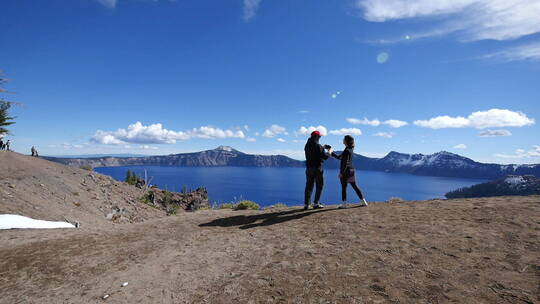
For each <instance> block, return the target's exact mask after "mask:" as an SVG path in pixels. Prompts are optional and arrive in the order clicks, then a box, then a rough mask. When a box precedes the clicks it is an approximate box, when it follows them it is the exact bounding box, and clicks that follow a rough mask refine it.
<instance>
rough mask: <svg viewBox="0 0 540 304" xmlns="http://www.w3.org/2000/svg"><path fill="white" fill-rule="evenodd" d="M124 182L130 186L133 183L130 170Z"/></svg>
mask: <svg viewBox="0 0 540 304" xmlns="http://www.w3.org/2000/svg"><path fill="white" fill-rule="evenodd" d="M124 181H125V182H126V183H128V184H129V182H130V181H131V170H129V169H128V170H127V172H126V178H125V179H124Z"/></svg>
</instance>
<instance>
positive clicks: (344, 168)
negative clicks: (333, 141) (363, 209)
mask: <svg viewBox="0 0 540 304" xmlns="http://www.w3.org/2000/svg"><path fill="white" fill-rule="evenodd" d="M343 144H344V145H345V150H343V152H342V153H341V155H337V154H336V153H334V152H332V156H333V157H335V158H337V159H339V160H340V166H339V180H340V182H341V201H342V203H341V206H339V208H347V184H351V186H352V188H353V189H354V191H355V192H356V195H358V198H359V199H360V200H362V205H363V206H367V205H368V203H367V202H366V199H365V198H364V195H363V194H362V191H361V190H360V188H358V186H357V185H356V177H355V175H356V174H355V172H356V170H355V169H354V165H353V155H354V153H353V151H354V138H353V137H352V136H350V135H346V136H345V138H343Z"/></svg>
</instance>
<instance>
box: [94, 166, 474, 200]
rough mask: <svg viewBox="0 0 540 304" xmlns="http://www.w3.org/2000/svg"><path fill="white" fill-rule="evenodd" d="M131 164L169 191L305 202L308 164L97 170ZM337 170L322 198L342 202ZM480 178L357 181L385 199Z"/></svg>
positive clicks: (417, 196) (387, 176)
mask: <svg viewBox="0 0 540 304" xmlns="http://www.w3.org/2000/svg"><path fill="white" fill-rule="evenodd" d="M128 169H129V170H131V171H134V172H135V173H137V174H140V175H141V176H144V170H145V169H146V171H147V174H148V177H149V178H150V177H151V178H152V180H151V184H154V185H156V186H158V187H160V188H162V189H167V190H170V191H181V190H182V187H183V186H184V185H185V186H187V187H188V188H191V189H195V188H197V187H199V186H204V187H206V189H207V190H208V195H209V198H210V201H211V202H217V203H223V202H232V201H237V200H239V199H250V200H253V201H256V202H257V203H259V204H260V205H261V206H268V205H273V204H276V203H284V204H287V205H302V204H303V195H304V186H305V169H303V168H253V167H172V166H171V167H168V166H126V167H104V168H95V171H96V172H99V173H102V174H106V175H109V176H111V177H113V178H114V179H116V180H124V178H125V176H126V171H127V170H128ZM337 175H338V170H337V169H336V170H332V169H327V170H325V172H324V177H325V185H324V190H323V194H322V200H321V201H322V202H323V203H327V204H337V203H339V202H341V186H340V184H339V180H338V178H337ZM481 182H484V180H478V179H464V178H450V177H432V176H416V175H410V174H401V173H385V172H377V171H357V183H358V184H359V186H360V187H361V189H362V191H363V192H364V195H365V196H366V199H367V200H368V201H385V200H387V199H388V198H390V197H401V198H403V199H405V200H424V199H432V198H444V194H445V193H446V192H448V191H450V190H454V189H457V188H460V187H465V186H471V185H474V184H477V183H481ZM348 197H349V201H350V202H355V201H357V197H356V195H355V193H354V192H353V191H352V189H350V186H349V192H348Z"/></svg>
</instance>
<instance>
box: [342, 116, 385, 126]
mask: <svg viewBox="0 0 540 304" xmlns="http://www.w3.org/2000/svg"><path fill="white" fill-rule="evenodd" d="M347 122H348V123H351V124H353V125H369V126H373V127H376V126H379V125H380V124H381V122H380V121H379V120H378V119H374V120H369V119H367V118H365V117H364V119H358V118H347Z"/></svg>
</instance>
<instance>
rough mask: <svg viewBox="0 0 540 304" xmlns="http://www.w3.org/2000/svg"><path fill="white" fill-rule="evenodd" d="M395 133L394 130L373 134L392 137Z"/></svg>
mask: <svg viewBox="0 0 540 304" xmlns="http://www.w3.org/2000/svg"><path fill="white" fill-rule="evenodd" d="M395 135H396V134H395V133H392V132H377V133H375V134H373V136H379V137H384V138H392V137H394V136H395Z"/></svg>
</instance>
